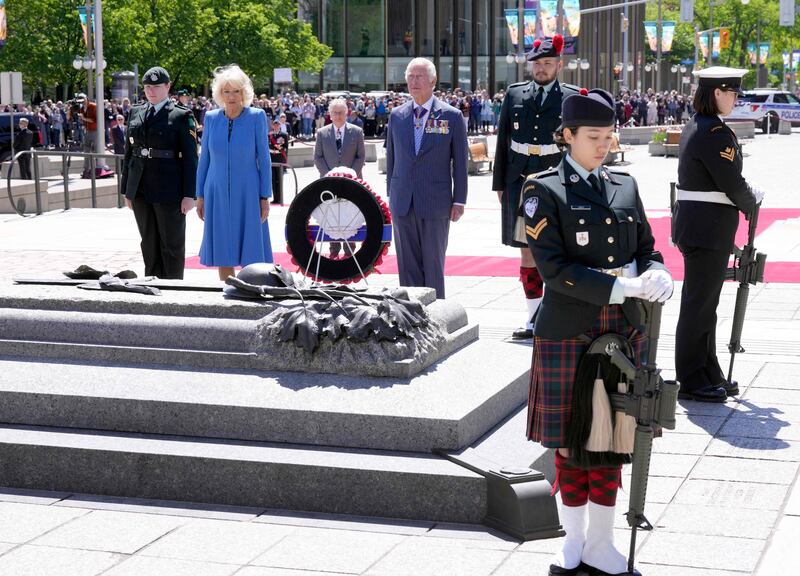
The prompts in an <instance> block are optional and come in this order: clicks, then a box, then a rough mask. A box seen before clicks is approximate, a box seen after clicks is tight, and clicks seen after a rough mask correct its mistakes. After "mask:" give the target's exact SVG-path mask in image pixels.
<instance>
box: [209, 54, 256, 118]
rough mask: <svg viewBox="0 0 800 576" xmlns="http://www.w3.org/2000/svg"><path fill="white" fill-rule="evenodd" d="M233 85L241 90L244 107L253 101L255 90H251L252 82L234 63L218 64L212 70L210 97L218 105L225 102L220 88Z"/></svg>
mask: <svg viewBox="0 0 800 576" xmlns="http://www.w3.org/2000/svg"><path fill="white" fill-rule="evenodd" d="M229 85H230V86H233V87H234V88H238V89H239V90H241V91H242V104H243V105H244V107H245V108H247V107H248V106H250V105H251V104H252V103H253V98H254V97H255V90H253V82H252V80H250V78H249V77H248V76H247V74H245V73H244V71H243V70H242V69H241V68H239V66H237V65H236V64H229V65H228V66H220V67H219V68H217V69H216V70H214V81H213V82H212V83H211V97H212V98H214V102H216V103H217V104H218V105H219V106H223V105H224V104H225V101H224V99H223V98H222V90H223V89H224V88H225V86H229Z"/></svg>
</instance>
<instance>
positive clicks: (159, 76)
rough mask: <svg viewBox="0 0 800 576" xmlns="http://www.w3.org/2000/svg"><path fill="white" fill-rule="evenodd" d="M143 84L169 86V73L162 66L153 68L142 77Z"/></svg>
mask: <svg viewBox="0 0 800 576" xmlns="http://www.w3.org/2000/svg"><path fill="white" fill-rule="evenodd" d="M142 84H169V72H167V71H166V70H164V69H163V68H162V67H161V66H153V67H152V68H150V70H148V71H147V72H145V73H144V76H142Z"/></svg>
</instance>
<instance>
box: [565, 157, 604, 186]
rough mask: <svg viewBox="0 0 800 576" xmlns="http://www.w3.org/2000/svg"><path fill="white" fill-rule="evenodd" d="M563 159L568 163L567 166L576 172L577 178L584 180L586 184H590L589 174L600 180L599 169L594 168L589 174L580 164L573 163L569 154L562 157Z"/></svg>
mask: <svg viewBox="0 0 800 576" xmlns="http://www.w3.org/2000/svg"><path fill="white" fill-rule="evenodd" d="M564 159H565V160H566V161H567V162H569V165H570V166H572V169H573V170H575V172H577V173H578V176H580V177H581V178H583V179H584V180H586V183H587V184H590V182H589V174H594V175H595V176H596V177H597V178H598V179H599V178H600V168H599V167H598V168H595V169H594V170H592V171H591V172H590V171H589V170H587V169H586V168H584V167H583V166H581V165H580V164H578V163H577V162H576V161H575V160H574V159H573V158H572V156H570V155H569V154H567V155H566V156H564Z"/></svg>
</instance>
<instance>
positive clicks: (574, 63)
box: [567, 58, 590, 86]
mask: <svg viewBox="0 0 800 576" xmlns="http://www.w3.org/2000/svg"><path fill="white" fill-rule="evenodd" d="M589 66H590V64H589V61H588V60H586V59H585V58H573V59H572V60H570V61H569V62H568V63H567V68H569V69H570V70H574V71H575V73H576V74H577V78H576V82H575V83H576V84H577V85H578V86H580V85H581V70H588V69H589Z"/></svg>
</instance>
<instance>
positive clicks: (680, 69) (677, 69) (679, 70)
mask: <svg viewBox="0 0 800 576" xmlns="http://www.w3.org/2000/svg"><path fill="white" fill-rule="evenodd" d="M670 70H672V73H673V74H676V75H677V77H676V80H677V86H676V90H677V91H678V93H679V94H683V86H682V84H681V74H685V73H686V66H679V65H678V64H673V65H672V66H670Z"/></svg>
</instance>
